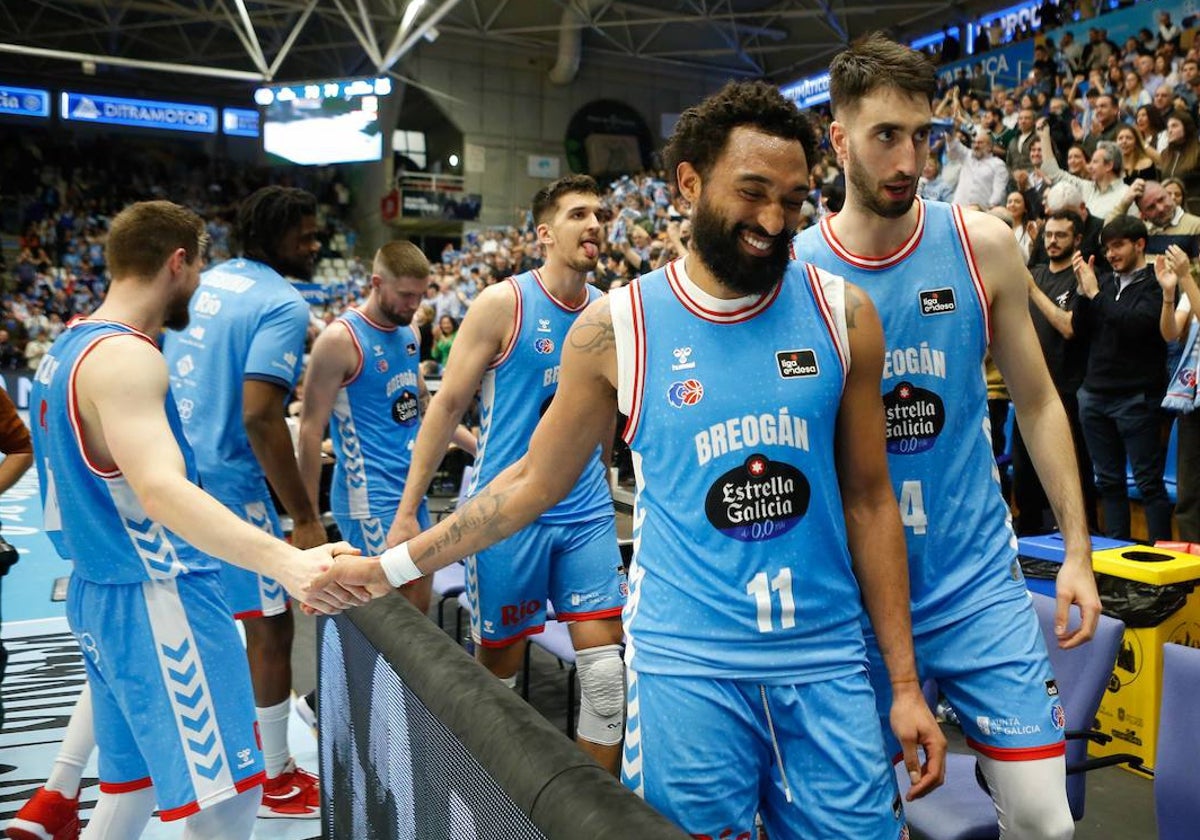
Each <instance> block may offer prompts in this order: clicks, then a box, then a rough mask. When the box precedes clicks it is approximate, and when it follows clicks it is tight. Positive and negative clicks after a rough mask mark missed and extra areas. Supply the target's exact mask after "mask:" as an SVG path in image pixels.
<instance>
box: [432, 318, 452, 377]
mask: <svg viewBox="0 0 1200 840" xmlns="http://www.w3.org/2000/svg"><path fill="white" fill-rule="evenodd" d="M433 336H434V340H433V352H432V353H431V355H432V357H433V360H434V361H435V362H437V363H438V364H439V365H441V366H442V367H445V366H446V360H447V359H449V358H450V348H451V347H452V346H454V339H455V338H457V337H458V320H457V319H455V318H451V317H450V316H449V315H443V316H442V317H440V318H438V322H437V326H436V327H435V328H434V331H433Z"/></svg>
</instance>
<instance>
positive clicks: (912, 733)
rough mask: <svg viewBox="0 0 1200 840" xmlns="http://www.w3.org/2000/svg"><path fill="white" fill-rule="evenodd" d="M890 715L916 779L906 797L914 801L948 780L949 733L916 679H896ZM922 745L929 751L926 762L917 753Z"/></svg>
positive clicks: (912, 779)
mask: <svg viewBox="0 0 1200 840" xmlns="http://www.w3.org/2000/svg"><path fill="white" fill-rule="evenodd" d="M890 717H891V724H892V732H893V733H895V735H896V738H898V739H899V741H900V747H901V749H902V750H903V751H904V768H905V770H907V771H908V778H909V781H910V782H912V787H911V788H909V791H908V795H907V796H906V799H907V800H908V801H909V802H912V801H913V800H914V799H919V798H921V797H922V796H924V795H925V794H927V793H929V792H930V791H932V790H934V789H936V788H938V787H941V785H942V783H943V782H945V781H946V736H945V735H943V734H942V730H941V727H939V726H938V723H937V720H935V719H934V717H933V712H932V711H930V709H929V704H928V703H926V702H925V695H923V694H922V693H921V686H920V685H919V684H918V683H917V682H916V681H915V680H914V681H912V682H902V683H892V710H891V715H890ZM918 746H919V747H920V748H921V749H922V750H923V751H924V753H925V763H924V764H922V763H921V760H920V757H919V756H918V755H917V747H918Z"/></svg>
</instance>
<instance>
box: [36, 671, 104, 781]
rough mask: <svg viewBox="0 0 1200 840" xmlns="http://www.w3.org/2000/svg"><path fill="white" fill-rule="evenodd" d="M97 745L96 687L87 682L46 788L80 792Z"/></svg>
mask: <svg viewBox="0 0 1200 840" xmlns="http://www.w3.org/2000/svg"><path fill="white" fill-rule="evenodd" d="M95 748H96V733H95V728H94V727H93V725H92V689H91V686H90V685H88V684H87V683H84V686H83V691H82V692H80V694H79V699H78V700H77V701H75V709H74V711H72V712H71V720H70V722H69V723H68V724H67V734H66V735H65V736H64V737H63V740H62V746H60V747H59V748H58V755H57V756H55V757H54V767H53V768H51V770H50V777H49V778H48V779H46V790H54V791H58V792H59V793H61V794H62V795H63V796H65V797H66V798H67V799H74V798H75V797H76V796H78V795H79V782H80V780H81V779H82V778H83V768H84V767H85V766H86V765H87V763H88V759H89V758H91V757H92V750H94V749H95Z"/></svg>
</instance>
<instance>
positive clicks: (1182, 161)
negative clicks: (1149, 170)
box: [1160, 111, 1200, 183]
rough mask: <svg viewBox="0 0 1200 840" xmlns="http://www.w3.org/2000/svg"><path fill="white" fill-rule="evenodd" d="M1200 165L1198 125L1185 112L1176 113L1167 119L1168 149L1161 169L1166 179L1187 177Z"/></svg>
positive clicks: (1163, 157)
mask: <svg viewBox="0 0 1200 840" xmlns="http://www.w3.org/2000/svg"><path fill="white" fill-rule="evenodd" d="M1197 163H1200V142H1197V140H1196V123H1195V121H1194V120H1193V119H1192V118H1191V116H1189V115H1188V114H1186V113H1184V112H1183V111H1174V112H1173V113H1172V114H1171V116H1170V117H1169V118H1168V119H1167V148H1166V149H1165V150H1164V151H1163V153H1162V166H1161V167H1160V169H1161V171H1162V175H1163V177H1164V178H1183V179H1184V182H1185V183H1186V182H1187V177H1188V176H1189V175H1191V174H1192V173H1193V172H1194V171H1195V170H1196V165H1197Z"/></svg>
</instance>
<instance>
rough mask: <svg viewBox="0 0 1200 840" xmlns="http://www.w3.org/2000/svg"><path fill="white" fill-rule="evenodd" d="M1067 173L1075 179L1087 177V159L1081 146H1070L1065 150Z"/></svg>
mask: <svg viewBox="0 0 1200 840" xmlns="http://www.w3.org/2000/svg"><path fill="white" fill-rule="evenodd" d="M1067 172H1068V173H1070V174H1071V175H1074V176H1075V177H1076V178H1087V177H1088V158H1087V153H1086V152H1084V150H1083V146H1078V145H1075V146H1071V147H1070V148H1069V149H1067Z"/></svg>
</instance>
